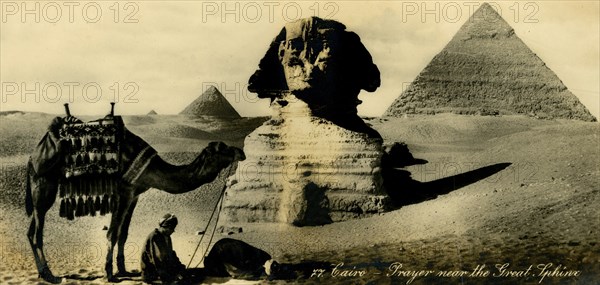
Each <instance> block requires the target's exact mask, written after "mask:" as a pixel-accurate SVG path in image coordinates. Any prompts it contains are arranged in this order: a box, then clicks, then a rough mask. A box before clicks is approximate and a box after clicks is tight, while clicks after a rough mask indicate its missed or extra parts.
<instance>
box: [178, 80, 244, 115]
mask: <svg viewBox="0 0 600 285" xmlns="http://www.w3.org/2000/svg"><path fill="white" fill-rule="evenodd" d="M179 114H180V115H188V116H194V117H200V116H212V117H221V118H241V116H240V114H238V112H237V111H236V110H235V109H234V108H233V106H231V104H229V101H227V99H225V97H224V96H223V94H221V92H219V90H218V89H217V88H216V87H214V86H210V87H209V88H208V89H207V90H206V91H204V93H202V95H200V97H198V98H197V99H196V100H194V101H193V102H192V103H191V104H189V105H188V106H187V107H185V109H183V111H181V113H179Z"/></svg>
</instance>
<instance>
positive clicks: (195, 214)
mask: <svg viewBox="0 0 600 285" xmlns="http://www.w3.org/2000/svg"><path fill="white" fill-rule="evenodd" d="M11 116H12V117H11V118H8V119H7V118H3V119H2V120H3V121H2V125H3V126H5V122H7V121H8V120H10V123H11V124H13V125H15V124H18V126H19V127H15V128H11V129H9V128H5V127H3V128H2V137H3V139H2V141H1V142H2V145H0V146H1V147H2V148H1V149H2V150H6V151H5V152H2V153H0V163H2V166H3V167H2V181H1V182H2V183H1V187H0V188H1V189H0V191H2V193H3V194H2V195H1V196H0V237H1V238H0V241H1V245H2V248H1V251H0V259H1V262H0V283H3V284H45V283H44V282H43V281H41V280H40V279H38V278H37V273H36V271H35V266H34V262H33V256H32V254H31V249H30V248H29V245H28V242H27V238H26V236H25V232H26V230H27V226H28V224H29V218H28V217H27V216H26V214H25V211H24V206H23V205H24V193H23V189H24V188H23V187H22V186H23V185H22V183H23V178H24V163H25V161H26V157H27V153H26V152H25V151H23V150H21V148H17V149H16V150H15V148H11V147H10V144H9V143H10V142H11V141H18V142H19V143H18V144H23V145H28V146H31V145H34V144H35V141H34V142H31V140H32V139H33V138H36V137H37V138H39V137H41V135H42V133H43V130H44V127H39V124H35V122H34V123H32V121H31V120H32V117H33V115H31V114H12V115H11ZM23 116H29V117H28V118H27V119H24V118H23ZM160 117H161V116H153V120H152V121H144V124H146V125H148V124H162V123H163V122H160ZM36 118H37V122H38V123H40V124H42V125H43V124H44V123H43V122H45V121H44V120H47V116H43V115H37V116H36ZM154 120H158V122H154ZM48 121H49V120H48ZM169 122H170V123H171V122H172V120H171V119H169ZM368 122H369V123H371V124H372V125H373V127H374V128H375V129H377V130H378V131H379V132H381V134H382V135H383V137H384V139H385V141H386V143H387V142H393V141H404V142H406V143H407V144H408V146H409V149H410V150H411V152H412V153H413V155H414V156H415V157H416V158H419V159H425V160H427V161H428V163H426V164H424V165H416V166H411V167H408V168H406V170H408V171H410V172H411V174H412V178H413V179H415V180H418V181H421V182H427V181H435V180H438V179H440V178H443V177H447V176H452V175H455V174H459V173H463V172H466V171H469V170H473V169H478V168H481V167H484V166H488V165H494V164H498V163H510V165H509V166H508V167H507V168H505V169H504V170H502V171H500V172H498V173H497V174H495V175H493V176H491V177H487V178H485V179H483V180H480V181H477V182H474V183H472V184H469V185H467V186H464V187H462V188H459V189H456V190H454V191H451V192H450V193H448V194H445V195H440V196H438V197H437V198H435V199H432V200H428V201H419V202H417V203H414V204H411V205H406V206H403V207H401V208H399V209H397V210H394V211H391V212H388V213H384V214H382V215H378V216H374V217H370V218H365V219H360V220H352V221H347V222H340V223H334V224H330V225H325V226H319V227H303V228H297V227H292V226H287V225H280V224H240V225H235V226H239V227H241V228H242V229H243V232H242V233H236V234H233V235H230V236H228V237H231V238H237V239H241V240H244V241H247V242H249V243H251V244H253V245H255V246H257V247H259V248H262V249H264V250H266V251H267V252H269V253H271V254H272V255H273V256H274V257H275V259H277V260H278V261H280V262H284V263H294V264H298V263H302V262H306V261H321V262H327V263H330V264H334V265H335V266H337V267H336V269H335V270H331V269H327V270H325V271H324V272H319V271H315V276H313V277H310V278H299V279H294V280H273V281H268V280H260V281H259V283H274V284H286V283H305V284H317V283H319V284H320V283H323V284H597V283H598V277H597V276H600V267H599V263H600V245H599V244H598V238H597V237H598V236H600V235H599V233H598V230H599V229H600V216H599V214H598V210H597V207H596V206H597V205H599V203H600V185H599V182H598V181H600V179H599V178H600V170H599V165H600V163H599V159H600V149H599V145H600V144H599V140H600V128H599V125H598V124H597V123H585V122H577V121H568V120H535V119H531V118H525V117H519V116H503V117H478V116H459V115H443V114H442V115H436V116H415V117H408V118H397V119H379V118H375V119H371V120H369V121H368ZM188 123H189V124H191V125H193V126H194V128H195V129H198V130H207V128H204V127H203V125H201V124H200V123H197V124H196V125H194V124H193V123H190V122H188ZM188 123H186V124H188ZM24 128H29V129H24ZM145 128H147V129H148V130H151V129H152V128H149V127H144V128H138V130H141V132H139V133H137V134H138V135H140V136H141V137H143V138H145V139H147V140H148V141H149V142H151V143H153V145H154V143H156V146H157V149H158V150H159V151H160V153H161V155H163V156H165V157H166V159H168V160H169V161H171V162H173V163H185V162H189V161H191V160H192V159H193V157H194V156H195V155H196V154H197V152H198V151H200V150H201V149H202V147H203V146H205V145H206V143H207V142H206V141H204V140H203V139H202V138H199V140H198V141H197V142H196V144H190V142H191V141H193V138H190V136H189V134H184V135H182V137H181V138H172V139H173V141H171V143H170V142H169V139H168V138H167V139H165V138H162V139H161V140H159V139H158V136H156V141H155V142H152V140H153V139H154V138H155V137H154V136H153V135H152V134H149V133H143V131H144V129H145ZM132 129H135V127H134V126H132ZM185 129H187V128H180V130H185ZM237 131H239V130H237ZM248 131H251V129H250V130H248ZM210 132H211V133H212V134H213V135H218V134H219V132H218V131H215V130H211V131H210ZM24 134H27V136H25V135H24ZM35 140H37V139H35ZM180 140H184V141H185V142H186V143H185V145H183V144H177V143H173V142H181V141H180ZM237 143H241V142H240V141H239V140H238V141H237ZM223 180H224V177H223V176H222V177H221V178H219V179H218V181H215V182H214V183H212V184H210V185H205V186H203V187H201V189H198V190H196V191H193V192H190V193H187V194H182V195H170V194H166V193H163V192H160V191H158V190H154V189H153V190H150V191H149V192H147V193H145V194H143V195H142V196H141V197H140V201H139V203H138V206H137V208H136V211H135V213H134V216H133V221H132V226H131V228H130V235H129V239H128V243H127V246H126V265H127V268H128V269H129V270H137V269H139V255H140V248H141V246H142V244H143V242H144V239H145V237H146V236H147V234H148V233H149V232H150V231H151V230H152V229H153V228H154V227H155V226H156V222H157V220H158V219H159V218H160V216H162V214H164V213H165V212H174V213H176V214H177V215H178V216H179V219H180V225H179V226H178V228H177V231H176V232H175V233H174V234H173V241H174V247H175V250H176V251H177V252H178V255H179V257H180V259H181V260H182V261H183V262H184V263H188V262H189V261H190V258H191V255H192V253H193V251H194V249H195V247H196V245H197V243H198V241H199V240H200V236H199V235H197V234H196V233H197V231H199V230H202V229H204V227H205V226H206V222H207V220H208V217H209V216H210V213H211V210H212V208H213V206H214V205H215V203H216V202H217V198H218V195H219V191H221V190H222V187H223ZM398 188H399V189H402V185H398ZM409 190H410V189H405V191H409ZM108 220H109V217H108V216H107V217H95V218H92V217H86V218H79V219H77V220H75V221H67V220H66V219H62V218H59V217H58V210H57V207H56V206H55V207H53V208H52V209H51V210H50V212H49V213H48V215H47V223H46V228H45V230H46V231H45V236H44V237H45V244H46V248H45V250H46V254H47V257H48V259H49V263H50V267H51V269H52V270H53V272H54V273H55V274H56V275H59V276H66V277H68V278H67V279H66V280H65V282H64V284H103V283H105V282H106V280H105V279H104V277H103V275H104V272H103V268H104V259H105V257H104V255H105V253H106V241H105V235H106V231H105V230H103V227H104V226H106V225H108ZM224 236H225V235H222V234H220V233H219V234H217V235H215V239H214V240H213V242H214V241H216V240H217V239H219V238H222V237H224ZM207 240H208V236H207V237H206V238H205V239H204V241H203V244H202V245H201V247H200V248H201V250H200V251H202V250H204V249H205V248H206V246H207V244H206V243H207ZM199 262H200V259H199V258H198V257H196V258H195V259H194V260H193V261H192V262H191V265H192V266H197V265H198V263H199ZM504 264H508V265H506V266H507V267H506V268H505V269H507V270H509V271H510V272H508V271H503V273H504V274H501V272H500V270H499V269H498V268H497V267H496V266H497V265H498V267H502V266H503V265H504ZM199 265H200V266H201V264H199ZM530 267H531V269H530V270H529V273H528V274H525V273H526V271H527V269H528V268H530ZM544 267H546V270H545V271H544V272H545V275H544V273H543V272H542V269H543V268H544ZM557 268H558V270H557V271H556V272H557V273H554V274H553V273H552V272H553V270H555V269H557ZM476 269H480V270H479V271H476ZM427 271H431V272H430V273H428V274H426V273H427ZM488 271H489V273H488V274H489V275H487V276H485V274H486V272H488ZM519 272H520V273H519ZM318 273H321V275H320V276H319V275H318ZM361 274H362V276H360V275H361ZM411 274H412V275H420V276H416V277H414V278H413V277H412V276H411ZM511 274H512V276H511ZM425 275H427V276H425ZM494 275H496V276H494ZM534 275H535V276H534ZM567 275H577V276H567ZM223 282H227V283H225V284H249V283H256V281H252V282H248V281H242V280H235V279H231V280H230V279H209V280H206V283H208V284H210V283H219V284H223ZM242 282H246V283H242ZM139 283H140V281H139V278H132V280H124V281H123V282H121V283H120V284H139Z"/></svg>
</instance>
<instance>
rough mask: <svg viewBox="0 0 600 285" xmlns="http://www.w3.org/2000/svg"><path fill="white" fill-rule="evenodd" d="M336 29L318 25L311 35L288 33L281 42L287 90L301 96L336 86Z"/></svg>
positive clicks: (280, 56)
mask: <svg viewBox="0 0 600 285" xmlns="http://www.w3.org/2000/svg"><path fill="white" fill-rule="evenodd" d="M337 48H338V45H337V39H336V37H335V31H332V30H331V29H317V31H316V34H315V35H313V36H312V37H303V36H302V35H296V34H295V33H288V37H287V38H286V40H285V41H283V42H281V43H280V45H279V59H280V60H281V64H282V66H283V72H284V75H285V79H286V82H287V86H288V90H289V91H290V92H291V93H293V94H295V95H300V96H320V95H318V94H327V93H329V92H331V91H332V90H331V88H332V87H334V86H335V84H336V82H335V78H336V72H338V71H336V70H335V67H336V64H335V60H336V58H335V53H336V49H337Z"/></svg>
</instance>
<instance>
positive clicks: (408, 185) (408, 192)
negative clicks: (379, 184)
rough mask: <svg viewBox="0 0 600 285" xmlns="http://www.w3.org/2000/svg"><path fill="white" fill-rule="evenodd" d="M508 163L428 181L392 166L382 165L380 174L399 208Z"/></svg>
mask: <svg viewBox="0 0 600 285" xmlns="http://www.w3.org/2000/svg"><path fill="white" fill-rule="evenodd" d="M424 163H426V161H425V160H422V159H416V160H415V163H413V164H412V165H415V164H424ZM510 165H511V163H508V162H505V163H497V164H492V165H488V166H484V167H481V168H478V169H475V170H471V171H467V172H465V173H461V174H457V175H453V176H449V177H445V178H441V179H438V180H433V181H429V182H420V181H417V180H414V179H413V178H412V177H411V173H410V172H409V171H407V170H403V169H397V168H392V167H384V168H383V170H382V175H383V180H384V186H385V189H386V191H387V194H388V195H389V196H390V198H391V199H392V204H393V206H394V207H395V208H400V207H402V206H406V205H411V204H416V203H420V202H424V201H427V200H431V199H435V198H437V196H439V195H443V194H448V193H450V192H452V191H454V190H457V189H460V188H462V187H465V186H467V185H469V184H473V183H475V182H477V181H480V180H483V179H486V178H487V177H490V176H492V175H494V174H496V173H498V172H500V171H502V170H504V169H505V168H507V167H508V166H510ZM406 166H408V165H406Z"/></svg>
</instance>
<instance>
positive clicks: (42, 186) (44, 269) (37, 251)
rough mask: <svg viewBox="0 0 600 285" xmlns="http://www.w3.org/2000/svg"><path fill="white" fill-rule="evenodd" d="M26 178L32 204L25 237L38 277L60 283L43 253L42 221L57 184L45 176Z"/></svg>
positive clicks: (54, 197) (50, 205)
mask: <svg viewBox="0 0 600 285" xmlns="http://www.w3.org/2000/svg"><path fill="white" fill-rule="evenodd" d="M27 179H29V181H28V182H27V183H28V187H29V189H27V191H31V201H28V202H31V203H32V204H33V212H32V217H31V224H30V225H29V230H28V231H27V238H28V240H29V244H30V245H31V249H32V250H33V257H34V259H35V265H36V267H37V270H38V273H39V277H41V278H43V279H44V280H45V281H47V282H50V283H53V284H57V283H61V282H62V278H59V277H56V276H54V274H52V271H50V268H49V267H48V261H47V260H46V255H45V254H44V222H45V219H46V212H48V210H49V209H50V207H52V204H54V201H55V200H56V194H57V192H58V184H57V183H56V182H55V181H49V180H47V179H45V178H37V179H35V178H33V177H30V176H28V177H27Z"/></svg>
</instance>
